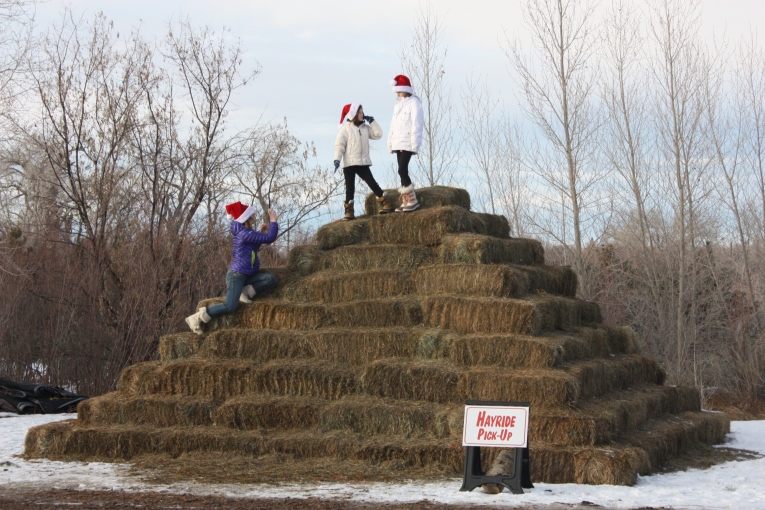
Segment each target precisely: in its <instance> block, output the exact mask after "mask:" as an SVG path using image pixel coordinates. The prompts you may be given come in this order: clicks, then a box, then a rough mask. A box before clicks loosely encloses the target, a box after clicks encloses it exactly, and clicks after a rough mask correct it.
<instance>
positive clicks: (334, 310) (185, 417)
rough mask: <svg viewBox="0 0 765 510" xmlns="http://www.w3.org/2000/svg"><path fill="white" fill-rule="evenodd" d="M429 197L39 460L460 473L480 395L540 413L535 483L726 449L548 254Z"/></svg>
mask: <svg viewBox="0 0 765 510" xmlns="http://www.w3.org/2000/svg"><path fill="white" fill-rule="evenodd" d="M419 197H420V201H421V203H422V209H421V210H420V211H417V212H413V213H409V214H392V215H385V216H377V215H375V214H376V212H375V205H376V204H375V201H374V197H372V196H371V195H370V197H368V198H367V202H366V204H365V205H366V210H367V215H365V216H362V217H359V218H357V219H356V220H354V221H349V222H335V223H331V224H328V225H324V226H323V227H321V228H320V229H319V231H318V234H317V239H318V243H317V245H311V246H302V247H298V248H296V249H295V250H294V251H293V252H292V254H291V256H290V259H289V262H288V265H287V266H286V267H285V268H276V269H275V270H274V273H275V274H276V275H277V277H278V278H279V284H278V285H277V287H276V288H275V289H274V290H273V292H271V293H270V294H265V295H263V296H257V298H256V300H255V302H254V303H252V304H249V305H242V306H241V307H240V309H239V310H238V311H237V312H236V313H234V314H232V315H230V316H224V317H221V318H218V319H214V320H213V322H212V323H210V324H209V325H208V330H207V332H206V334H205V335H204V336H201V337H198V336H196V335H194V334H191V333H181V334H175V335H169V336H166V337H163V338H162V339H161V340H160V360H159V361H152V362H147V363H141V364H138V365H134V366H131V367H128V368H127V369H125V370H124V372H123V373H122V375H121V377H120V381H119V390H118V391H115V392H113V393H109V394H106V395H103V396H100V397H97V398H93V399H90V400H88V401H86V402H84V403H82V404H80V407H79V410H78V418H77V420H73V421H66V422H59V423H53V424H49V425H44V426H40V427H37V428H34V429H32V430H31V431H30V433H29V434H28V436H27V440H26V455H27V456H29V457H47V458H53V459H78V460H120V461H121V460H131V459H132V460H138V459H140V458H142V457H145V456H150V455H164V456H166V457H167V458H178V457H183V456H184V455H192V454H193V455H196V457H194V458H196V459H200V458H201V459H204V458H207V457H210V458H219V459H226V458H228V457H229V456H238V457H242V456H244V457H251V458H255V459H257V458H264V457H265V456H268V455H271V456H273V455H277V456H278V458H279V459H281V460H280V462H285V463H289V462H291V461H295V462H298V461H299V462H303V463H305V462H308V463H310V462H316V463H322V465H328V464H331V465H334V466H336V467H337V468H338V470H339V471H342V469H343V466H345V465H346V464H348V465H351V464H353V466H354V467H353V469H356V468H357V467H358V466H359V465H378V466H387V468H388V469H389V470H398V471H400V472H401V473H404V474H406V473H407V472H408V471H412V472H413V471H415V470H418V469H419V470H420V472H421V471H422V470H423V469H425V470H428V469H431V470H432V472H433V473H440V474H442V475H443V474H449V475H452V476H459V475H460V474H461V472H462V466H463V462H464V460H463V459H464V450H463V449H462V448H461V446H460V445H461V437H462V436H461V433H462V413H463V405H464V402H465V400H494V401H513V400H520V401H529V402H530V403H531V422H530V431H529V437H530V441H531V442H530V446H531V469H532V480H533V481H535V482H554V483H563V482H573V483H590V484H632V483H634V482H635V480H636V476H637V475H638V474H645V473H649V472H651V471H654V470H656V469H657V468H658V467H660V466H661V465H662V464H664V463H665V462H666V460H667V459H668V458H670V457H672V456H674V455H677V454H678V453H680V452H682V451H684V450H686V449H689V448H693V447H694V446H695V445H698V444H700V443H703V444H712V443H719V442H721V441H722V439H723V436H724V435H725V433H726V432H728V431H729V426H730V423H729V420H728V418H727V417H726V416H725V415H724V414H719V413H707V412H701V411H700V398H699V394H698V392H697V390H696V389H694V388H681V387H674V386H666V385H664V384H663V382H664V378H665V374H664V371H663V370H662V368H661V367H660V366H659V364H658V363H656V362H655V361H653V360H651V359H648V358H645V357H642V356H640V354H639V348H638V344H637V340H636V338H635V334H634V332H633V331H632V330H630V329H629V328H613V327H608V326H605V325H603V324H602V321H601V314H600V309H599V307H598V305H597V304H595V303H591V302H586V301H582V300H579V299H576V298H575V294H576V287H577V280H576V275H575V274H574V273H573V271H572V270H571V269H570V268H568V267H553V266H549V265H545V263H544V252H543V249H542V245H541V244H540V243H539V242H537V241H534V240H528V239H513V238H510V237H509V235H508V234H509V227H508V222H507V220H506V219H505V218H504V217H502V216H494V215H489V214H480V213H475V212H471V211H470V197H469V195H468V194H467V192H466V191H464V190H460V189H455V188H445V187H434V188H426V189H423V190H421V191H420V192H419ZM214 301H220V299H217V300H207V301H203V302H202V304H210V303H212V302H214ZM494 451H495V452H496V450H494ZM287 467H288V466H287V464H285V472H286V471H288V469H287ZM349 469H351V468H349Z"/></svg>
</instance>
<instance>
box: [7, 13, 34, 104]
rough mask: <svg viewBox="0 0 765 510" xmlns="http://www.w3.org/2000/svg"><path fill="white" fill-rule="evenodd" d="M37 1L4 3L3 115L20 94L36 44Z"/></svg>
mask: <svg viewBox="0 0 765 510" xmlns="http://www.w3.org/2000/svg"><path fill="white" fill-rule="evenodd" d="M33 8H34V1H33V0H0V114H1V113H3V109H4V108H3V107H5V108H7V107H8V103H9V101H12V100H13V98H14V96H15V95H16V94H17V93H19V92H20V90H21V87H19V86H18V84H17V83H16V82H17V76H18V74H19V72H20V71H21V69H22V66H23V65H24V62H25V61H26V56H27V53H28V52H29V49H30V47H31V45H32V24H33V22H34V12H33Z"/></svg>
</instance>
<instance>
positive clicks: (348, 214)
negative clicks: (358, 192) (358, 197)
mask: <svg viewBox="0 0 765 510" xmlns="http://www.w3.org/2000/svg"><path fill="white" fill-rule="evenodd" d="M343 207H345V216H343V221H348V220H352V219H354V218H356V216H354V215H353V200H351V201H350V202H346V203H345V204H343Z"/></svg>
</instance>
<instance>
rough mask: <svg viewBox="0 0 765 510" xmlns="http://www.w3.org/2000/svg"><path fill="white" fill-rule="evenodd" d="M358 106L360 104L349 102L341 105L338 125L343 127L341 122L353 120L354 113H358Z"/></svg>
mask: <svg viewBox="0 0 765 510" xmlns="http://www.w3.org/2000/svg"><path fill="white" fill-rule="evenodd" d="M360 106H361V105H360V104H356V103H350V104H347V105H345V106H343V113H342V114H340V125H339V126H338V127H343V124H345V121H346V120H353V118H354V117H355V116H356V113H358V111H359V107H360Z"/></svg>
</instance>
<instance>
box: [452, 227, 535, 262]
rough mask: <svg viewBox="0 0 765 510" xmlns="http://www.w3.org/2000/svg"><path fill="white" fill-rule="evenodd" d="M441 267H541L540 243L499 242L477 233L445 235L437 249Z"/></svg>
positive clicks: (527, 240)
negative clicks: (444, 265)
mask: <svg viewBox="0 0 765 510" xmlns="http://www.w3.org/2000/svg"><path fill="white" fill-rule="evenodd" d="M438 258H439V259H440V261H441V263H443V264H518V265H535V264H544V262H545V252H544V249H543V248H542V243H540V242H539V241H536V240H533V239H499V238H497V237H490V236H486V235H478V233H473V234H471V233H465V234H456V235H445V236H443V239H442V241H441V246H439V248H438Z"/></svg>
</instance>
